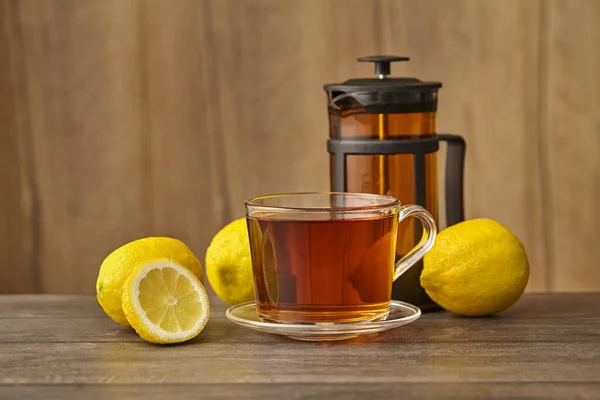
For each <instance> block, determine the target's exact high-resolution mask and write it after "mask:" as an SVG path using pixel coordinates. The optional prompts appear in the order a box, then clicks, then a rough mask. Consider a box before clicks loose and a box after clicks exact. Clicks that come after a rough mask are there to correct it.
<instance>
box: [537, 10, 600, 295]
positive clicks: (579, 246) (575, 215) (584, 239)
mask: <svg viewBox="0 0 600 400" xmlns="http://www.w3.org/2000/svg"><path fill="white" fill-rule="evenodd" d="M599 15H600V2H598V1H594V0H582V1H577V2H570V1H551V2H549V3H548V10H547V13H546V16H545V18H546V23H547V25H548V28H547V30H548V36H547V40H546V41H545V43H544V46H545V47H544V51H545V53H546V57H547V64H548V67H547V68H548V71H547V80H546V82H547V83H546V84H547V87H546V89H545V93H544V95H545V99H544V100H545V107H546V112H545V113H544V115H543V117H544V118H545V128H546V136H545V137H544V139H545V140H544V142H543V143H542V148H543V150H544V153H545V154H546V157H547V174H548V177H549V182H548V183H549V185H548V187H547V189H546V196H548V199H549V201H550V205H551V209H550V210H549V212H548V213H547V216H546V219H547V221H548V225H549V226H548V233H549V249H548V251H549V253H550V254H551V260H552V264H551V266H550V274H551V289H553V290H558V291H589V290H594V288H596V287H597V286H598V283H599V282H600V275H599V272H598V268H596V267H595V265H596V264H595V261H596V260H597V259H598V257H599V256H600V253H599V250H598V246H597V244H596V240H595V238H596V237H598V235H600V210H599V209H598V199H600V157H599V156H598V155H599V151H600V80H599V79H598V71H599V70H600V25H598V16H599Z"/></svg>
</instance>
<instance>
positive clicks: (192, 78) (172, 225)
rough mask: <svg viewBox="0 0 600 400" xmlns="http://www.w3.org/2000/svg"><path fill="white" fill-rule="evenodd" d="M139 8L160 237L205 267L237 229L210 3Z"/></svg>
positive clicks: (162, 2)
mask: <svg viewBox="0 0 600 400" xmlns="http://www.w3.org/2000/svg"><path fill="white" fill-rule="evenodd" d="M138 5H139V9H140V11H139V14H140V31H139V39H140V41H141V43H140V47H141V51H142V60H141V65H140V66H141V68H142V71H140V72H141V74H142V77H143V80H144V85H145V87H144V95H145V104H144V105H143V107H144V110H145V115H146V117H147V120H146V122H147V127H146V133H147V134H148V135H147V139H146V140H148V142H149V143H148V148H147V151H148V152H149V155H150V157H148V159H147V168H148V170H149V173H150V175H151V177H152V178H151V180H152V182H151V188H152V191H151V194H150V202H151V205H152V207H151V210H152V215H151V220H152V233H153V234H155V235H161V236H172V237H177V238H179V239H181V240H182V241H184V242H185V243H186V244H188V245H189V246H190V248H191V249H192V250H193V251H194V252H195V253H196V254H197V255H198V256H199V258H200V259H201V262H202V263H204V260H203V259H202V258H203V255H204V252H205V251H206V247H207V246H208V244H209V242H210V239H211V238H212V237H213V235H214V234H215V233H216V232H217V231H218V230H219V229H220V228H221V227H222V226H223V225H225V224H226V223H227V222H229V210H228V207H227V204H226V202H227V194H226V192H225V189H226V188H225V186H224V185H225V182H224V173H223V171H222V170H221V165H222V164H223V161H222V157H223V149H222V141H221V135H222V129H221V127H220V118H219V112H220V110H219V108H218V104H217V103H216V102H215V101H213V100H214V97H215V96H217V93H218V91H219V89H218V87H216V86H215V83H214V81H213V76H214V74H215V70H214V68H215V65H214V60H213V53H212V49H213V46H216V44H215V43H214V42H213V40H212V33H211V25H210V18H209V15H208V11H207V6H206V5H207V3H206V2H204V1H200V2H199V1H196V0H186V1H177V2H172V1H169V0H152V1H143V2H138Z"/></svg>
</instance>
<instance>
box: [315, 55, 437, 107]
mask: <svg viewBox="0 0 600 400" xmlns="http://www.w3.org/2000/svg"><path fill="white" fill-rule="evenodd" d="M357 60H358V61H359V62H372V63H374V67H375V75H376V77H374V78H358V79H349V80H347V81H345V82H343V83H328V84H326V85H324V86H323V89H325V91H326V92H327V95H328V98H329V110H330V111H331V112H334V113H338V112H344V111H353V112H363V113H368V114H381V113H384V114H386V113H417V112H431V111H436V109H437V92H438V89H439V88H441V87H442V84H441V83H440V82H424V81H421V80H419V79H417V78H401V77H397V78H389V77H388V75H390V72H391V63H392V62H395V61H409V58H408V57H401V56H368V57H359V58H358V59H357Z"/></svg>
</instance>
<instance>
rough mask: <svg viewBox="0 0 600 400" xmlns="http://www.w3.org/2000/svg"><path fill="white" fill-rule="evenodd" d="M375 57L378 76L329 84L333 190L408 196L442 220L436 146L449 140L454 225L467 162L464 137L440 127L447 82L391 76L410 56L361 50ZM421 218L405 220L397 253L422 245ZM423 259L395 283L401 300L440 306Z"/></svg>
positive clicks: (449, 215)
mask: <svg viewBox="0 0 600 400" xmlns="http://www.w3.org/2000/svg"><path fill="white" fill-rule="evenodd" d="M358 61H361V62H373V63H374V64H375V74H376V76H375V77H373V78H362V79H350V80H347V81H345V82H343V83H335V84H326V85H325V86H324V89H325V91H326V92H327V96H328V113H329V140H328V142H327V150H328V151H329V153H330V158H331V160H330V162H331V165H330V174H331V190H332V191H335V192H359V193H378V194H388V195H391V196H394V197H396V198H397V199H399V200H400V201H401V202H402V203H403V204H419V205H421V206H423V207H425V208H426V209H427V210H428V211H429V212H430V213H431V214H432V215H433V216H434V218H435V219H436V221H438V225H439V217H438V215H439V213H438V173H437V171H438V170H437V151H438V149H439V142H440V141H444V142H447V144H448V152H447V157H446V171H445V186H446V204H445V206H446V219H447V225H448V226H449V225H453V224H455V223H458V222H460V221H462V220H464V211H463V209H464V207H463V165H464V154H465V142H464V140H463V139H462V138H461V137H460V136H457V135H450V134H438V133H437V130H436V112H437V96H438V90H439V89H440V88H441V86H442V84H441V83H440V82H423V81H421V80H419V79H416V78H392V77H388V75H389V74H390V63H391V62H394V61H408V58H407V57H397V56H372V57H361V58H359V59H358ZM420 237H421V226H420V225H419V224H418V223H415V221H414V219H409V220H408V221H406V222H403V223H402V224H401V225H400V226H399V227H398V245H397V250H396V251H397V254H396V257H397V259H399V258H401V257H402V256H404V255H405V254H406V253H407V252H408V251H409V250H410V249H411V248H413V247H414V246H415V245H416V240H418V239H419V238H420ZM421 270H422V266H421V267H418V266H415V267H413V268H411V270H409V271H408V272H407V273H406V274H405V275H403V276H402V277H400V278H399V279H398V280H397V281H396V282H395V283H394V286H393V291H392V297H393V298H394V299H395V300H403V301H408V302H410V303H413V304H416V305H418V306H419V307H421V308H422V309H424V310H431V309H437V308H438V306H437V305H436V304H435V303H434V302H433V301H432V300H431V299H430V298H429V296H427V294H426V293H425V291H424V290H423V288H422V287H421V285H420V275H421Z"/></svg>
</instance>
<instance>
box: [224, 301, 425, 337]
mask: <svg viewBox="0 0 600 400" xmlns="http://www.w3.org/2000/svg"><path fill="white" fill-rule="evenodd" d="M225 315H226V316H227V319H229V320H230V321H232V322H235V323H236V324H239V325H242V326H245V327H247V328H251V329H255V330H258V331H261V332H266V333H273V334H277V335H284V336H287V337H289V338H292V339H297V340H312V341H320V340H344V339H350V338H353V337H356V336H359V335H364V334H370V333H376V332H382V331H386V330H388V329H393V328H397V327H399V326H402V325H406V324H409V323H411V322H413V321H415V320H417V319H418V318H419V317H420V316H421V310H420V309H419V308H418V307H416V306H413V305H412V304H408V303H404V302H402V301H397V300H392V301H391V303H390V313H389V314H388V315H387V317H385V319H382V320H377V321H361V322H345V323H335V324H334V323H331V324H327V323H298V324H292V323H289V324H284V323H275V322H266V321H262V320H261V319H260V318H258V314H257V312H256V303H255V302H254V301H248V302H245V303H241V304H238V305H235V306H232V307H229V309H228V310H227V312H226V313H225Z"/></svg>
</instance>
